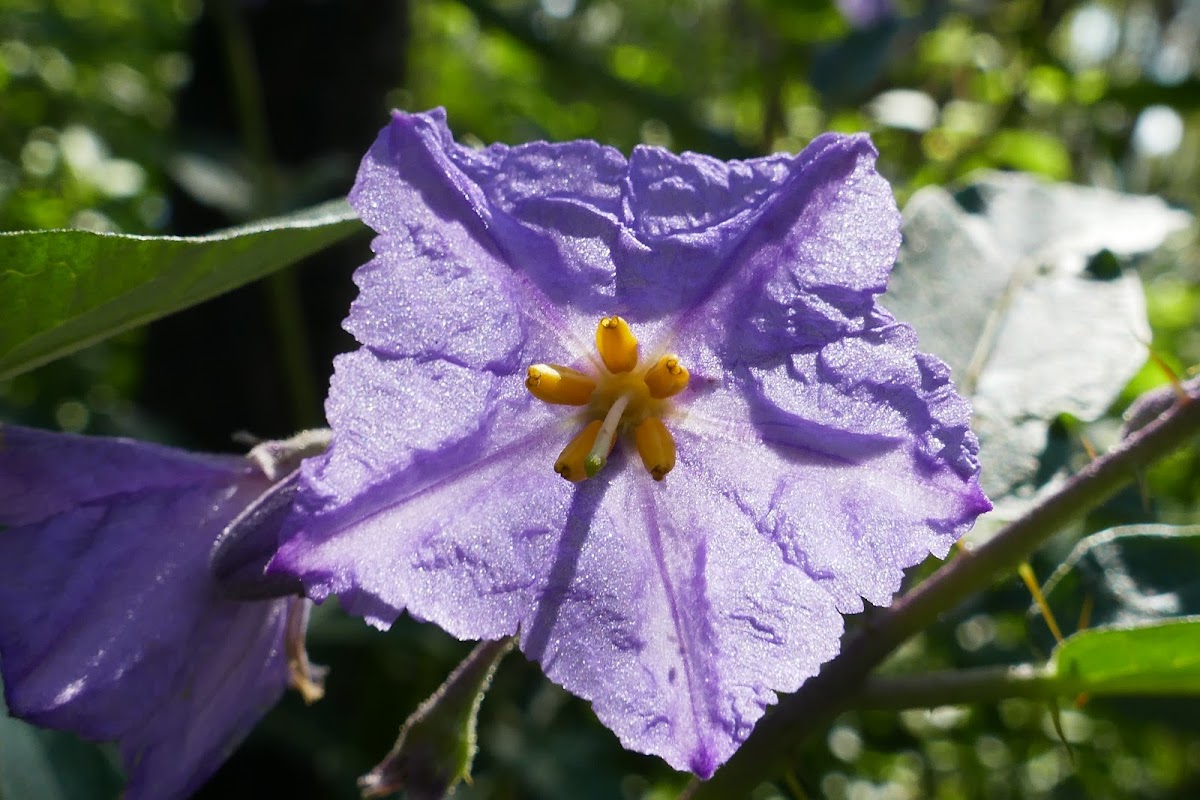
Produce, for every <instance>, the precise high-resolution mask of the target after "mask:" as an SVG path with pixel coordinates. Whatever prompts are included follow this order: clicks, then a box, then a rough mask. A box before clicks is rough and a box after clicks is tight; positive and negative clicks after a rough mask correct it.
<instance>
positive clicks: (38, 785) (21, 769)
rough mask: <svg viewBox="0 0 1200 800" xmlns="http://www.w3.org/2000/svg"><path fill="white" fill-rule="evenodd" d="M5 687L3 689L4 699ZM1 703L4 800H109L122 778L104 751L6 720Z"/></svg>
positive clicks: (0, 786) (0, 756) (1, 798)
mask: <svg viewBox="0 0 1200 800" xmlns="http://www.w3.org/2000/svg"><path fill="white" fill-rule="evenodd" d="M2 689H3V687H2V686H0V696H2V694H3V691H2ZM7 711H8V709H7V708H5V706H4V703H3V701H2V700H0V800H110V798H112V797H115V796H116V795H117V792H118V791H119V789H120V787H121V778H120V776H119V775H118V774H117V771H116V770H115V769H114V767H113V765H112V764H111V763H110V762H109V760H108V758H106V757H105V755H104V752H103V751H102V750H101V749H100V748H99V747H97V746H96V745H93V744H88V743H87V742H82V741H80V740H79V739H77V738H76V737H74V736H72V735H71V734H69V733H63V732H61V731H48V730H43V729H41V728H35V727H34V726H32V725H29V724H27V723H25V722H22V721H21V720H19V719H14V718H12V717H10V716H8V713H7Z"/></svg>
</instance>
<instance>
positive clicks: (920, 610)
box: [682, 396, 1200, 800]
mask: <svg viewBox="0 0 1200 800" xmlns="http://www.w3.org/2000/svg"><path fill="white" fill-rule="evenodd" d="M1196 400H1197V399H1196V397H1195V396H1193V399H1192V400H1191V401H1189V402H1181V403H1178V404H1176V405H1175V406H1174V407H1173V408H1171V409H1170V410H1168V411H1167V412H1166V413H1164V414H1163V415H1162V416H1160V417H1159V418H1158V419H1157V420H1155V421H1154V422H1152V423H1150V424H1149V425H1147V426H1146V427H1144V428H1142V429H1140V430H1138V431H1137V432H1136V433H1134V434H1133V435H1132V436H1130V437H1129V438H1128V439H1126V440H1124V441H1123V442H1122V443H1121V444H1119V445H1118V446H1117V447H1116V448H1114V449H1113V450H1112V451H1111V452H1109V453H1106V454H1105V455H1103V456H1101V457H1100V458H1097V459H1096V460H1095V461H1093V462H1092V463H1090V464H1089V465H1087V466H1086V467H1084V468H1083V469H1082V470H1081V471H1080V472H1079V474H1077V475H1075V476H1074V477H1073V478H1071V480H1069V481H1068V482H1067V483H1066V484H1065V485H1064V486H1063V488H1062V490H1061V491H1059V492H1057V493H1056V494H1054V495H1052V496H1050V497H1047V498H1045V499H1044V500H1042V501H1041V502H1040V503H1038V504H1037V505H1035V506H1034V507H1033V508H1031V509H1030V510H1029V511H1028V512H1026V513H1025V514H1024V515H1023V516H1022V517H1020V518H1019V519H1017V520H1015V521H1013V522H1012V523H1010V524H1008V525H1006V526H1005V527H1004V528H1003V529H1002V530H1001V531H1000V533H998V534H997V535H996V536H995V537H994V538H992V539H991V540H990V541H988V542H987V543H986V544H984V545H982V546H981V547H980V548H979V549H977V550H974V551H971V552H969V553H966V554H963V555H959V556H958V557H956V558H955V559H954V560H953V561H951V562H950V563H948V564H946V565H945V566H943V567H942V568H941V569H940V570H938V571H937V572H936V573H934V574H933V576H931V577H930V578H929V580H927V581H925V582H924V583H922V584H920V585H919V586H917V587H916V588H915V589H913V590H912V591H910V592H909V593H908V594H906V595H905V596H904V597H902V598H900V600H898V601H897V602H896V603H895V604H894V605H893V606H891V608H887V609H883V610H881V611H880V612H879V613H878V614H876V615H874V616H873V617H871V618H870V619H868V620H867V621H866V622H865V623H864V624H863V625H862V627H860V628H859V629H858V630H857V632H855V634H854V635H853V636H851V637H850V638H849V639H848V640H847V641H846V643H845V646H844V647H843V648H842V652H841V653H840V654H839V655H838V656H837V657H836V658H835V659H833V660H832V661H830V662H829V663H828V664H826V665H825V667H824V669H822V670H821V673H820V674H819V675H817V676H816V677H815V678H812V679H810V680H809V681H808V682H807V683H805V684H804V685H803V686H802V687H800V690H799V691H798V692H796V693H795V694H793V695H791V696H790V697H787V698H784V699H783V700H782V701H781V702H780V703H779V705H778V706H777V707H776V708H775V709H774V711H773V712H772V713H770V714H768V715H766V716H765V717H764V718H763V719H762V720H761V721H760V722H759V723H758V725H757V727H756V728H755V729H754V732H753V733H751V735H750V737H749V738H748V739H747V740H746V742H745V743H744V744H743V745H742V746H741V748H740V749H739V750H738V751H737V752H736V753H734V755H733V757H732V758H731V759H730V760H729V761H728V762H727V763H726V764H725V765H724V766H723V767H722V768H721V769H720V770H718V771H717V773H716V774H715V775H714V776H713V777H712V779H710V780H709V781H706V782H703V783H701V782H698V781H693V782H692V784H691V785H689V786H688V788H687V789H685V790H684V793H683V795H682V797H685V798H689V800H718V799H719V798H729V797H747V796H749V794H750V792H751V790H753V788H754V787H755V786H757V785H758V784H759V782H761V781H762V780H765V779H767V778H769V777H770V776H771V775H774V774H776V773H777V772H778V771H779V768H780V766H781V765H782V763H783V762H784V761H785V760H786V759H787V757H788V755H789V754H790V753H791V752H792V750H793V748H794V746H795V745H796V744H797V743H798V742H799V741H800V740H802V739H803V738H804V737H806V736H809V735H811V734H813V733H815V732H817V731H819V730H821V729H822V728H824V727H825V726H826V725H827V724H828V723H829V721H830V720H831V719H832V718H833V717H834V716H835V715H836V714H837V713H838V712H840V711H842V710H843V709H845V708H846V707H847V706H849V705H850V704H851V703H852V702H853V699H854V697H855V695H856V694H857V693H858V692H859V691H861V689H862V686H863V684H864V683H865V682H866V680H867V676H868V675H869V674H870V672H871V671H872V670H873V669H874V668H875V667H876V666H878V665H879V664H880V663H881V662H882V661H883V660H884V659H885V658H887V656H888V655H890V654H891V653H892V651H894V650H895V649H896V648H897V647H899V646H900V645H901V644H903V643H904V642H905V641H906V640H907V639H908V638H909V637H911V636H913V635H914V634H916V633H918V632H920V631H922V630H924V629H926V628H928V627H929V626H930V625H932V624H933V623H934V622H935V621H936V620H937V618H938V616H939V615H940V614H941V613H942V612H944V611H948V610H950V609H952V608H954V607H955V606H956V605H958V604H959V603H960V602H962V601H963V600H965V599H966V598H967V597H969V596H971V595H972V594H974V593H976V592H978V591H980V590H982V589H984V588H985V587H987V586H988V585H989V584H990V583H991V582H992V581H993V580H995V579H997V578H998V577H1000V576H1002V575H1004V574H1005V573H1008V572H1010V571H1011V570H1013V569H1015V568H1016V566H1017V565H1018V564H1020V563H1021V561H1022V559H1024V558H1025V556H1026V555H1027V554H1028V553H1030V552H1031V551H1033V550H1034V549H1035V548H1036V547H1037V546H1038V545H1040V544H1041V543H1042V542H1044V541H1045V540H1046V539H1047V538H1049V537H1050V536H1051V535H1052V534H1054V533H1055V532H1056V531H1058V530H1059V528H1061V527H1062V526H1063V525H1064V524H1066V523H1067V522H1069V521H1070V520H1071V519H1073V518H1075V517H1077V516H1079V515H1080V514H1083V513H1084V512H1085V511H1087V510H1088V509H1091V508H1093V507H1095V506H1097V505H1099V504H1100V503H1102V502H1104V501H1105V500H1107V499H1108V498H1110V497H1112V495H1114V494H1115V493H1116V492H1117V491H1118V490H1119V489H1121V488H1122V487H1123V486H1125V485H1126V484H1128V483H1130V482H1132V481H1133V479H1134V477H1135V475H1136V473H1137V470H1139V469H1140V468H1142V467H1144V466H1146V465H1147V464H1150V463H1153V462H1154V461H1157V460H1158V459H1160V458H1162V457H1164V456H1166V455H1168V454H1169V453H1171V452H1173V451H1175V450H1177V449H1179V448H1180V447H1182V446H1183V445H1184V444H1186V443H1187V442H1188V441H1189V440H1190V439H1191V438H1192V437H1194V436H1195V435H1196V434H1197V433H1200V402H1197V401H1196Z"/></svg>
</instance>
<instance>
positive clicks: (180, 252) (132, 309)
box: [0, 200, 363, 379]
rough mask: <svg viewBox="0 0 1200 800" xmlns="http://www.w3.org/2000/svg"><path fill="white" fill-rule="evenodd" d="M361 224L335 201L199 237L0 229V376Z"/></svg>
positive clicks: (283, 261)
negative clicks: (13, 231) (6, 230)
mask: <svg viewBox="0 0 1200 800" xmlns="http://www.w3.org/2000/svg"><path fill="white" fill-rule="evenodd" d="M362 229H363V228H362V224H361V223H360V222H359V221H358V219H357V217H356V216H355V214H354V212H353V211H352V210H351V209H350V206H349V205H348V204H347V203H346V202H345V201H344V200H337V201H333V202H329V203H324V204H322V205H319V206H315V207H313V208H309V209H307V210H304V211H299V212H296V213H294V214H290V215H288V216H284V217H276V218H273V219H268V220H262V221H259V222H255V223H252V224H250V225H244V226H239V227H236V228H228V229H225V230H222V231H217V232H216V233H212V234H208V235H205V236H195V237H177V236H134V235H129V234H108V233H93V232H90V231H75V230H56V231H20V232H16V233H0V379H4V378H10V377H12V376H13V375H16V374H18V373H20V372H24V371H25V370H28V369H31V368H33V367H36V366H38V365H40V364H44V363H46V362H47V361H51V360H52V359H55V358H58V357H60V356H63V355H66V354H67V353H70V352H72V351H75V350H78V349H80V348H82V347H86V346H87V345H89V344H93V343H95V342H98V341H100V340H102V339H105V338H107V337H109V336H112V335H114V334H117V333H120V332H121V331H125V330H128V329H130V328H133V327H136V326H138V325H142V324H144V323H147V322H150V321H151V320H154V319H157V318H159V317H162V316H165V315H167V314H170V313H172V312H175V311H179V310H180V309H183V308H187V307H188V306H191V305H195V304H196V303H199V302H201V301H203V300H207V299H209V298H211V297H214V296H216V295H218V294H221V293H222V292H227V291H229V290H230V289H234V288H236V287H238V286H241V285H243V284H245V283H249V282H250V281H253V280H257V279H258V278H261V277H263V276H264V275H267V274H269V273H271V272H274V271H275V270H277V269H281V268H282V267H286V266H288V265H289V264H292V263H295V262H296V261H298V260H300V259H302V258H304V257H305V256H307V255H309V254H311V253H314V252H316V251H318V250H321V249H322V248H324V247H327V246H329V245H330V244H333V243H334V242H337V241H339V240H341V239H344V238H346V237H347V236H350V235H351V234H353V233H355V232H357V231H360V230H362Z"/></svg>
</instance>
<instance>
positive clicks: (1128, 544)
mask: <svg viewBox="0 0 1200 800" xmlns="http://www.w3.org/2000/svg"><path fill="white" fill-rule="evenodd" d="M1043 594H1044V595H1045V597H1046V601H1047V603H1049V605H1050V608H1051V610H1052V611H1053V612H1054V616H1055V618H1056V619H1058V622H1059V625H1060V626H1062V628H1063V633H1064V634H1068V635H1069V634H1070V633H1072V632H1073V631H1075V630H1076V629H1077V628H1079V627H1080V620H1081V619H1082V620H1083V622H1084V626H1085V627H1086V628H1089V629H1095V628H1107V627H1129V626H1132V625H1141V624H1147V623H1155V622H1162V621H1167V620H1172V619H1176V618H1179V617H1191V616H1196V617H1200V526H1189V527H1175V526H1171V525H1129V526H1125V527H1121V528H1114V529H1112V530H1109V531H1104V532H1103V533H1097V534H1095V535H1093V536H1089V537H1087V538H1086V539H1084V540H1083V541H1081V542H1080V543H1079V544H1078V545H1076V546H1075V549H1074V550H1073V551H1072V553H1071V555H1070V556H1069V557H1068V558H1067V560H1066V561H1064V562H1063V564H1062V565H1061V566H1060V567H1059V568H1058V569H1057V570H1055V572H1054V574H1053V575H1051V576H1050V579H1049V580H1048V581H1047V582H1046V585H1045V586H1044V587H1043ZM1029 619H1030V627H1031V631H1032V633H1033V635H1034V641H1035V642H1036V643H1037V644H1038V646H1039V647H1041V648H1042V649H1043V650H1044V651H1048V650H1049V649H1050V648H1051V647H1052V646H1053V640H1052V639H1051V638H1050V636H1049V634H1048V632H1047V631H1046V630H1045V625H1044V623H1043V622H1041V617H1040V616H1039V615H1036V614H1034V613H1032V612H1031V613H1030V616H1029Z"/></svg>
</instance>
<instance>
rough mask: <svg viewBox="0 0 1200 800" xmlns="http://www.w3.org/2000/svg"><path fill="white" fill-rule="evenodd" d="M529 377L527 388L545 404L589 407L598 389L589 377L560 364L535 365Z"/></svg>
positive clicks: (527, 378) (529, 372)
mask: <svg viewBox="0 0 1200 800" xmlns="http://www.w3.org/2000/svg"><path fill="white" fill-rule="evenodd" d="M527 376H528V377H526V378H525V388H526V389H528V390H529V393H530V394H532V395H533V396H534V397H536V398H537V399H538V400H541V401H542V402H544V403H555V404H557V405H564V406H583V405H587V403H588V401H589V400H591V399H592V392H593V391H595V389H596V382H595V381H594V380H592V379H591V378H590V377H589V376H587V375H585V374H583V373H582V372H578V371H576V370H573V369H571V368H570V367H564V366H560V365H558V364H534V365H533V366H531V367H530V368H529V371H528V373H527Z"/></svg>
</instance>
